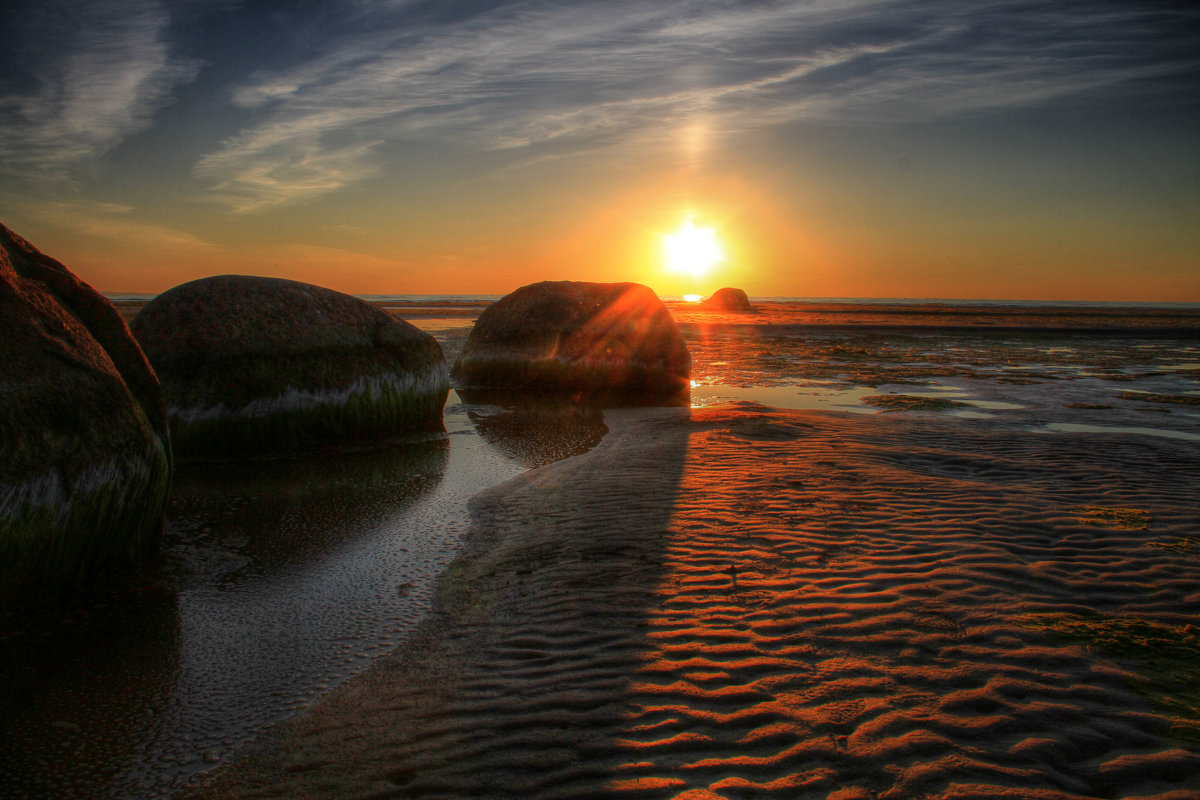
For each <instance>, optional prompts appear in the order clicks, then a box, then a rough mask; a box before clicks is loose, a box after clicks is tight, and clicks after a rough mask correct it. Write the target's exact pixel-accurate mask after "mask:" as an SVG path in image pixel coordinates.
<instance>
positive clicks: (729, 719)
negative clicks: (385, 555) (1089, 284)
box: [191, 405, 1200, 798]
mask: <svg viewBox="0 0 1200 800" xmlns="http://www.w3.org/2000/svg"><path fill="white" fill-rule="evenodd" d="M606 422H607V424H608V425H609V427H610V432H609V434H608V435H607V436H606V438H605V439H604V441H603V442H602V443H601V444H600V445H598V446H597V447H596V448H595V449H593V450H592V451H590V452H588V453H586V454H584V455H581V456H577V457H575V458H573V459H570V460H567V461H562V462H558V463H556V464H554V465H551V466H548V467H545V468H542V469H539V470H535V471H533V472H530V473H527V474H525V475H523V476H521V477H518V478H515V479H513V480H511V481H509V482H507V483H505V484H502V485H501V486H498V487H496V488H494V489H492V490H489V491H488V492H486V493H484V494H483V495H481V496H479V497H477V498H476V499H475V500H474V501H473V504H472V517H473V524H474V526H475V531H476V535H475V536H473V538H472V539H471V550H470V552H469V553H468V554H467V556H466V557H465V558H463V559H461V560H460V561H459V562H457V563H456V565H455V567H454V568H453V569H452V570H451V572H450V573H449V574H448V575H447V576H445V577H444V578H443V583H442V586H441V589H440V595H439V599H438V610H437V612H436V613H435V615H434V616H433V617H432V618H431V619H430V620H428V622H427V624H426V625H425V626H424V627H423V628H422V630H421V632H420V634H419V636H418V637H417V638H416V639H415V640H414V641H413V643H412V646H411V647H409V648H406V649H404V650H402V651H400V652H399V653H397V654H396V655H395V656H393V657H391V658H389V659H388V660H387V661H386V663H384V664H381V665H377V666H376V667H375V668H373V669H372V670H371V671H370V672H368V673H367V674H366V675H364V676H363V677H362V678H361V679H359V680H356V681H351V682H349V683H347V684H346V685H345V686H343V687H342V688H341V689H339V690H338V691H337V692H335V693H334V694H333V695H331V696H330V697H329V698H328V700H327V701H325V702H323V703H321V704H319V705H318V706H317V707H315V708H314V709H313V710H312V711H311V712H310V713H309V714H306V715H304V716H303V717H300V718H299V719H297V720H296V721H294V722H293V723H291V724H289V725H287V726H285V727H284V728H283V729H281V730H279V731H277V732H276V734H275V735H274V736H273V737H272V738H271V739H270V740H269V741H268V742H267V743H265V744H264V745H263V746H262V747H260V748H259V749H258V750H257V751H256V753H255V754H253V755H252V756H250V757H248V758H247V759H246V760H244V761H242V762H240V763H238V764H235V765H234V767H233V768H232V769H229V770H225V771H223V772H221V773H219V774H218V775H216V776H215V777H214V779H213V780H212V781H211V782H210V783H208V784H207V785H206V786H205V787H204V788H203V789H202V790H201V791H199V792H198V793H196V794H195V795H191V796H195V797H211V798H218V797H247V798H249V797H296V796H301V797H390V796H395V797H600V796H635V797H689V798H690V797H695V798H699V797H838V798H851V797H863V798H866V797H1053V798H1084V797H1089V798H1090V797H1161V798H1168V797H1175V798H1184V797H1195V796H1196V792H1197V791H1198V790H1200V789H1198V784H1197V776H1198V775H1200V756H1198V755H1197V752H1196V747H1197V744H1198V743H1200V737H1198V734H1200V728H1198V727H1197V725H1196V711H1197V708H1196V705H1195V700H1196V696H1195V694H1194V692H1195V689H1194V687H1195V683H1194V682H1189V681H1188V680H1187V677H1186V676H1185V675H1184V674H1182V673H1180V672H1178V670H1180V669H1182V670H1194V669H1195V666H1194V665H1195V663H1196V662H1195V660H1194V658H1195V655H1196V654H1197V652H1200V651H1198V650H1197V647H1198V646H1200V636H1198V635H1197V633H1195V632H1194V629H1192V628H1189V625H1191V622H1192V621H1194V620H1195V614H1196V611H1197V607H1198V604H1200V594H1198V593H1197V591H1196V589H1197V585H1198V584H1197V581H1196V578H1197V566H1198V564H1197V560H1196V554H1195V552H1194V551H1193V549H1192V548H1193V547H1194V544H1193V543H1194V539H1192V538H1191V537H1192V536H1194V534H1195V521H1196V507H1195V499H1194V497H1193V495H1194V491H1193V489H1194V486H1195V485H1196V482H1197V479H1198V478H1200V472H1198V471H1197V463H1196V458H1195V454H1194V450H1195V448H1194V445H1188V444H1184V443H1177V442H1170V441H1162V442H1159V443H1156V446H1155V447H1153V448H1147V447H1145V446H1144V444H1143V443H1142V442H1140V441H1138V440H1137V437H1132V436H1116V437H1113V438H1111V439H1109V440H1107V441H1106V442H1105V445H1104V448H1103V458H1099V459H1098V458H1096V456H1097V452H1096V448H1095V445H1094V443H1093V442H1091V441H1087V440H1086V439H1085V438H1083V437H1061V436H1057V435H1053V434H1031V435H1030V436H1028V437H1026V438H1025V439H1024V440H1014V437H1012V436H1011V435H1009V434H1008V432H1007V431H1004V430H1003V429H999V430H998V429H996V427H995V426H992V425H989V424H987V423H986V422H978V421H975V422H972V423H970V424H967V425H965V426H964V425H963V423H962V422H961V421H959V420H954V421H946V420H936V419H927V418H919V419H896V418H890V419H886V420H884V419H881V418H879V417H856V416H850V415H836V414H830V413H824V412H779V411H773V410H770V409H767V408H764V407H760V406H749V405H747V406H737V407H722V408H713V409H707V410H703V411H697V412H692V413H688V412H686V411H680V410H658V411H634V412H630V411H621V412H612V413H610V414H609V415H608V417H607V418H606ZM1048 439H1053V440H1054V442H1053V446H1052V447H1050V446H1048V445H1049V444H1050V442H1048V441H1047V440H1048ZM1168 476H1169V477H1168ZM1115 509H1126V510H1127V511H1126V512H1125V513H1124V514H1123V515H1118V514H1116V512H1115ZM1109 511H1112V512H1113V513H1111V514H1110V513H1108V512H1109ZM1074 620H1082V621H1083V622H1085V623H1090V627H1089V626H1088V625H1083V626H1081V628H1080V632H1079V633H1078V634H1077V635H1072V634H1070V633H1064V632H1056V629H1055V628H1054V625H1055V623H1056V622H1061V621H1074ZM1134 621H1136V623H1135V622H1134ZM1123 625H1125V626H1130V627H1128V628H1127V629H1126V628H1123V627H1122V626H1123ZM1114 626H1115V627H1114ZM1063 630H1066V629H1065V628H1064V629H1063ZM1121 631H1125V633H1124V634H1123V633H1122V632H1121ZM1122 635H1128V636H1129V637H1133V638H1132V639H1131V642H1132V641H1133V640H1136V641H1137V643H1138V646H1139V647H1142V648H1145V650H1144V653H1145V655H1144V656H1132V657H1126V658H1121V657H1120V655H1126V656H1128V654H1129V652H1130V651H1129V650H1126V651H1121V650H1119V649H1112V650H1106V647H1105V645H1104V644H1103V642H1104V641H1106V640H1108V639H1112V640H1114V641H1115V642H1117V643H1116V644H1113V645H1112V648H1119V642H1120V641H1121V638H1122ZM1172 659H1174V661H1173V662H1172V663H1173V665H1174V668H1175V669H1176V670H1177V671H1176V672H1171V671H1169V670H1164V669H1161V667H1162V664H1160V663H1159V662H1160V661H1163V660H1166V661H1171V660H1172Z"/></svg>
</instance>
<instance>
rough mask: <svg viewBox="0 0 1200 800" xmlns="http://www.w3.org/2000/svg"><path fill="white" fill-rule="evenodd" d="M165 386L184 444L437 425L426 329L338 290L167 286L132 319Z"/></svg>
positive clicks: (440, 366)
mask: <svg viewBox="0 0 1200 800" xmlns="http://www.w3.org/2000/svg"><path fill="white" fill-rule="evenodd" d="M130 327H131V328H132V330H133V333H134V335H135V336H136V337H137V338H138V341H139V342H140V343H141V345H142V347H143V348H144V349H145V351H146V355H147V356H149V358H150V362H151V363H152V364H153V365H154V368H155V370H156V371H157V372H158V375H159V378H160V380H161V381H162V384H163V388H164V389H165V390H166V395H167V410H168V415H169V418H170V422H171V435H172V437H173V439H174V442H175V448H176V451H177V452H179V453H180V454H181V455H184V456H189V455H201V456H205V455H218V456H243V455H254V454H259V453H273V452H281V451H289V450H303V449H307V448H311V447H316V446H321V445H326V444H330V443H334V444H338V443H343V442H347V441H352V440H361V439H364V438H367V437H372V436H376V435H386V434H390V433H396V432H401V431H405V430H412V429H417V428H424V427H436V426H437V425H440V422H441V417H442V406H443V404H444V403H445V400H446V394H447V392H448V391H449V380H448V377H447V370H446V362H445V359H444V358H443V356H442V349H441V347H440V346H439V345H438V343H437V342H436V341H435V340H434V338H433V337H432V336H430V335H429V334H427V333H425V332H423V331H420V330H418V329H417V328H415V327H413V326H412V325H409V324H408V323H407V322H404V321H403V320H400V319H397V318H396V317H393V316H391V315H390V314H388V313H387V312H386V311H383V310H382V309H379V308H377V307H376V306H373V305H371V304H370V303H368V302H366V301H364V300H360V299H358V298H356V297H352V296H350V295H347V294H342V293H341V292H336V291H333V290H332V289H326V288H323V287H320V286H313V285H311V284H307V283H300V282H297V281H290V280H284V279H281V278H262V277H253V276H246V275H220V276H216V277H212V278H203V279H200V280H196V281H191V282H190V283H185V284H182V285H180V286H176V287H175V288H174V289H171V290H170V291H168V292H165V293H163V294H161V295H159V296H158V297H156V298H155V299H154V300H152V301H151V302H150V303H148V304H147V305H146V307H145V308H143V309H142V310H141V312H139V314H138V315H137V317H135V318H134V320H133V323H132V325H131V326H130Z"/></svg>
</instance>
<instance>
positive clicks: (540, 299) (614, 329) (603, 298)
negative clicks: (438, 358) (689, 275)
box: [452, 281, 691, 403]
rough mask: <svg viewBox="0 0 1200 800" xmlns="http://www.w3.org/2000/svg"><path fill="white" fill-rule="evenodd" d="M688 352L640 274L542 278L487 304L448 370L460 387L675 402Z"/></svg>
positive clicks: (683, 386) (682, 390)
mask: <svg viewBox="0 0 1200 800" xmlns="http://www.w3.org/2000/svg"><path fill="white" fill-rule="evenodd" d="M690 371H691V356H690V355H689V354H688V350H687V345H685V344H684V342H683V338H682V337H681V336H680V334H679V328H678V327H677V326H676V325H675V320H674V319H672V318H671V314H670V312H669V311H667V308H666V306H664V305H663V303H662V301H661V300H659V299H658V297H657V296H656V295H655V294H654V292H653V291H651V290H650V289H649V288H647V287H645V286H642V285H640V284H636V283H582V282H574V281H545V282H542V283H535V284H531V285H529V286H523V287H522V288H520V289H517V290H516V291H515V292H513V293H511V294H509V295H506V296H505V297H503V298H501V299H500V300H498V301H497V302H496V303H494V304H492V305H490V306H488V307H487V308H486V309H484V311H483V313H482V314H480V315H479V319H478V320H477V321H476V323H475V327H474V328H473V329H472V330H471V334H470V336H469V337H468V338H467V341H466V344H464V345H463V350H462V354H461V355H460V356H459V358H458V361H457V362H456V363H455V365H454V371H453V373H452V375H453V377H454V379H455V381H456V383H457V384H458V385H461V386H462V387H463V388H465V389H468V390H469V389H485V390H487V389H502V390H526V391H529V390H532V391H537V392H545V391H551V392H567V393H571V394H575V395H581V396H582V395H587V396H590V397H591V398H593V399H602V398H604V397H614V398H619V399H620V400H621V401H622V402H629V401H634V402H651V403H658V402H672V401H673V400H676V399H678V398H679V397H680V396H681V395H685V394H686V392H687V391H688V378H689V376H690Z"/></svg>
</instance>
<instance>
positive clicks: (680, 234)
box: [662, 219, 725, 278]
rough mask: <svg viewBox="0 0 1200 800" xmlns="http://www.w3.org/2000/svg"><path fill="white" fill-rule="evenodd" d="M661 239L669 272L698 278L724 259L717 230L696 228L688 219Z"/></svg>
mask: <svg viewBox="0 0 1200 800" xmlns="http://www.w3.org/2000/svg"><path fill="white" fill-rule="evenodd" d="M662 239H663V253H664V255H665V256H666V259H667V270H668V271H669V272H678V273H683V274H687V275H691V276H692V277H693V278H699V277H701V276H703V275H704V274H705V273H707V272H708V271H709V270H710V269H712V268H713V267H714V266H715V265H717V264H719V263H720V262H722V261H724V260H725V252H724V251H723V250H722V249H721V244H720V242H718V241H717V232H716V231H715V230H713V229H712V228H697V227H696V226H695V225H694V224H693V223H692V221H691V220H690V219H689V220H687V221H686V222H684V223H683V225H681V226H679V230H677V231H675V233H668V234H666V235H664V236H663V237H662Z"/></svg>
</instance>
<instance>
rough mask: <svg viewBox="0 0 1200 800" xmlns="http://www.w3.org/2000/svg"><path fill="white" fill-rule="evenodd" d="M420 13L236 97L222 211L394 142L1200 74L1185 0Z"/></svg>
mask: <svg viewBox="0 0 1200 800" xmlns="http://www.w3.org/2000/svg"><path fill="white" fill-rule="evenodd" d="M422 9H423V7H422V5H421V4H418V3H407V4H393V5H390V6H370V5H361V6H357V7H355V8H354V14H355V16H353V17H348V18H347V19H346V20H344V21H343V23H344V24H343V26H342V29H341V30H340V32H339V33H337V34H336V35H333V36H331V37H330V38H329V40H328V41H327V42H326V43H325V45H324V47H323V48H322V49H321V50H320V52H319V53H318V54H317V55H315V56H314V57H312V58H310V59H309V60H307V61H305V62H303V63H300V64H297V65H294V66H292V67H290V68H285V69H276V70H272V71H264V72H260V73H258V74H256V75H254V76H252V77H251V78H249V79H247V80H245V81H244V82H242V83H241V84H240V85H238V86H237V87H235V88H234V90H233V91H232V93H231V95H230V97H231V100H232V102H233V103H234V104H235V105H237V106H238V107H240V108H242V109H248V110H251V111H253V112H254V114H255V116H256V121H255V122H254V123H253V124H251V125H249V126H247V127H245V128H244V129H243V130H242V131H241V132H240V133H238V134H237V135H235V136H233V137H231V138H229V139H227V140H226V141H224V142H223V143H222V144H221V146H220V147H219V148H217V149H216V150H215V151H214V152H212V153H210V154H209V155H208V156H206V157H204V158H203V159H202V160H201V161H200V162H199V164H198V165H197V166H196V168H195V174H196V175H197V177H199V178H200V179H201V180H203V181H205V182H207V183H208V184H210V185H211V186H212V187H213V195H212V196H213V197H214V199H216V200H218V201H220V202H222V203H224V204H226V205H227V206H228V207H230V208H232V209H235V210H239V211H254V210H262V209H268V208H273V207H276V206H279V205H281V204H285V203H288V202H294V201H297V200H304V199H311V198H315V197H319V196H322V195H325V194H328V193H329V192H332V191H335V190H337V189H339V188H342V187H345V186H347V185H350V184H352V183H355V182H357V181H360V180H362V179H364V178H366V177H368V176H371V175H374V174H377V173H378V172H379V171H380V170H381V169H382V168H383V159H384V155H383V153H384V152H385V151H386V150H387V147H385V146H384V145H394V144H398V145H401V146H402V145H404V144H406V143H434V144H437V145H438V146H442V147H448V148H459V149H460V150H461V151H464V152H467V151H481V150H482V151H495V152H504V151H518V150H519V151H522V152H521V154H520V156H515V157H517V158H520V159H528V160H536V159H538V158H542V157H561V156H563V155H564V154H568V155H569V154H570V153H573V152H580V153H582V152H588V153H595V152H596V151H597V149H603V148H614V147H616V148H621V147H636V148H659V149H664V148H669V147H677V146H678V144H677V143H678V142H679V140H680V137H681V132H682V131H684V130H685V129H688V128H689V127H693V126H695V125H697V124H700V123H701V122H702V123H703V125H704V126H705V128H706V129H707V130H710V131H713V132H715V134H716V135H717V137H718V138H719V137H721V136H724V137H733V136H736V135H737V134H738V133H740V132H744V131H748V130H756V129H761V128H765V127H768V126H773V125H779V124H785V123H793V122H803V121H809V122H820V123H827V122H838V123H882V122H897V121H901V122H904V121H925V120H936V119H944V118H948V117H957V116H962V115H972V114H979V113H989V112H994V111H997V110H1004V109H1011V108H1019V107H1025V106H1030V105H1035V104H1038V103H1044V102H1047V101H1049V100H1053V99H1056V98H1063V97H1067V96H1079V97H1086V96H1097V97H1101V96H1102V97H1103V98H1104V99H1105V100H1106V101H1108V102H1114V101H1119V100H1120V99H1121V98H1123V97H1128V96H1130V95H1131V94H1132V93H1134V92H1138V93H1140V94H1142V95H1145V94H1146V93H1147V92H1148V91H1149V90H1151V89H1155V90H1162V91H1167V90H1169V88H1170V87H1169V79H1170V78H1172V76H1177V75H1181V74H1191V75H1192V76H1194V75H1195V73H1196V71H1197V58H1196V56H1195V55H1194V54H1193V51H1194V48H1193V47H1191V46H1189V45H1190V42H1191V41H1192V39H1191V36H1190V35H1189V33H1188V31H1189V30H1191V31H1194V30H1195V27H1196V21H1197V20H1196V15H1195V12H1189V11H1178V10H1175V9H1174V7H1172V6H1167V5H1163V6H1162V7H1160V8H1156V7H1154V6H1153V5H1139V4H1125V3H1115V2H1114V3H1104V2H1089V3H1082V4H1073V3H1069V2H1067V3H1053V4H1052V3H1037V2H1018V1H1017V0H995V1H994V2H984V3H971V4H962V3H928V2H923V3H916V2H908V1H907V0H860V1H859V2H829V1H824V0H817V1H816V2H811V3H761V2H754V3H743V4H736V5H731V4H729V3H726V2H708V1H707V0H690V1H687V2H674V3H662V4H646V3H641V2H624V3H614V2H604V3H599V2H595V3H593V2H575V3H539V2H513V3H510V4H500V5H496V6H493V7H492V8H490V9H489V10H487V11H486V12H483V13H479V14H475V15H473V16H467V17H463V18H458V19H444V18H441V19H437V20H436V21H435V20H433V19H431V18H430V17H429V16H427V15H426V14H425V12H424V11H423V10H422ZM135 116H136V115H135ZM127 118H128V117H127ZM115 127H116V126H109V128H113V129H115Z"/></svg>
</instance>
